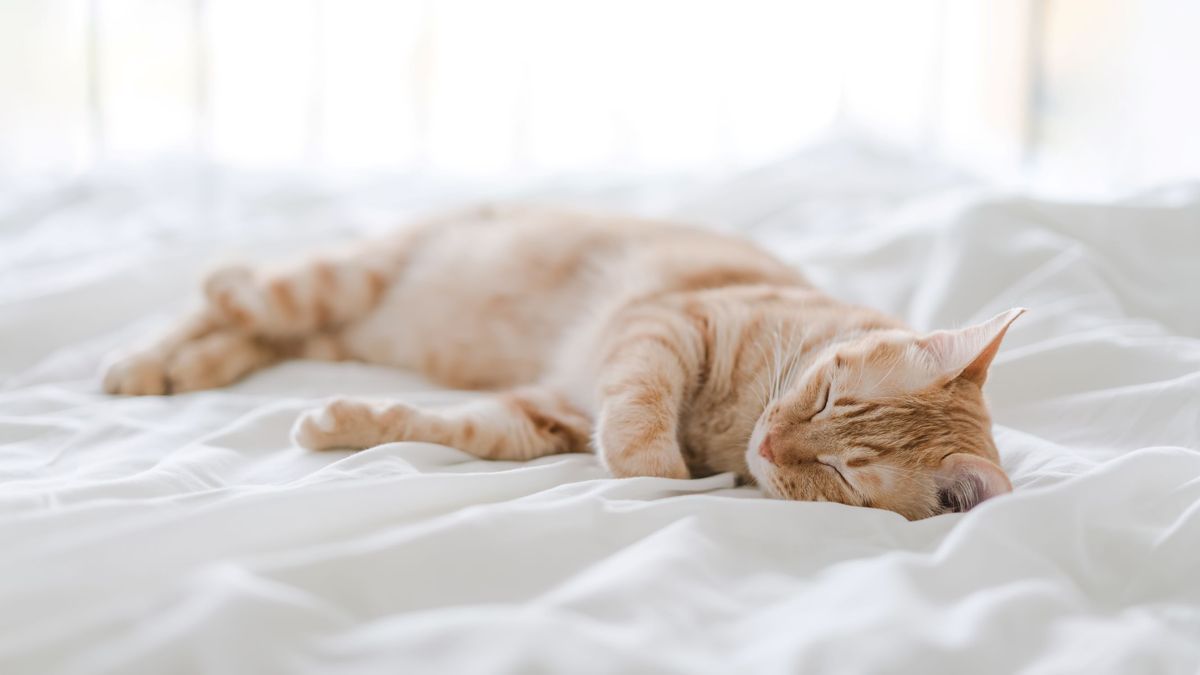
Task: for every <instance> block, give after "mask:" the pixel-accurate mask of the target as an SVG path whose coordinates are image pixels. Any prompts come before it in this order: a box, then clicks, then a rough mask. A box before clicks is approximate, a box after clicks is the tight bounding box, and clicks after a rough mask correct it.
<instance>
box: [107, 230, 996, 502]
mask: <svg viewBox="0 0 1200 675" xmlns="http://www.w3.org/2000/svg"><path fill="white" fill-rule="evenodd" d="M204 290H205V296H206V302H205V303H204V306H203V307H202V308H201V309H199V310H198V311H197V312H196V313H195V314H194V315H193V316H191V317H188V318H187V319H185V320H183V321H181V322H180V323H179V324H178V325H177V326H175V327H174V328H173V329H172V330H170V331H169V332H167V333H166V334H164V335H163V336H160V337H159V338H158V339H157V340H155V341H153V342H152V343H150V344H149V345H148V346H146V347H143V348H141V349H139V350H136V351H134V352H132V353H130V354H128V355H126V356H124V357H123V358H120V359H118V360H116V361H115V362H114V363H113V364H112V365H111V366H110V367H109V369H108V371H107V373H106V376H105V388H106V389H107V390H108V391H109V392H111V393H118V394H167V393H180V392H185V391H193V390H197V389H206V388H212V387H219V386H222V385H225V384H228V383H230V382H233V381H234V380H236V379H238V378H240V377H243V376H244V375H246V374H248V373H250V372H252V371H254V370H256V369H258V368H261V367H264V366H267V365H269V364H272V363H275V362H277V361H279V360H281V359H287V358H318V359H356V360H362V361H368V362H372V363H381V364H389V365H394V366H399V367H403V368H411V369H416V370H419V371H421V372H422V373H424V374H425V375H427V376H428V377H430V378H432V379H434V380H436V381H439V382H441V383H443V384H445V385H447V386H451V387H459V388H477V389H492V390H496V391H497V393H496V394H495V395H494V396H492V397H489V398H487V399H486V400H483V401H481V402H476V403H472V404H469V405H464V406H461V407H458V408H453V409H446V410H425V409H418V408H414V407H412V406H409V405H406V404H403V403H387V402H368V401H360V400H353V399H339V400H335V401H332V402H330V403H329V404H328V405H326V406H325V407H324V408H322V409H321V410H317V411H314V412H312V413H309V414H306V415H304V416H303V417H302V418H301V419H300V420H299V421H298V423H297V425H296V429H295V437H296V440H297V441H298V442H299V443H300V444H301V445H303V446H305V447H309V448H314V449H324V448H345V447H349V448H364V447H368V446H372V445H376V444H379V443H384V442H388V441H400V440H419V441H431V442H435V443H444V444H447V445H452V446H454V447H457V448H460V449H462V450H465V451H467V452H470V453H472V454H475V455H477V456H479V457H484V458H493V459H529V458H533V457H539V456H543V455H546V454H551V453H562V452H584V451H589V450H593V451H595V452H597V453H598V454H599V455H600V457H601V458H602V460H603V461H604V463H605V465H606V466H607V467H608V468H609V470H610V471H611V472H612V473H613V474H614V475H616V476H663V477H671V478H687V477H689V476H702V475H706V474H711V473H714V472H721V471H733V472H735V473H737V474H738V475H739V476H740V477H741V478H743V479H745V480H747V481H752V482H757V483H758V484H759V485H760V486H761V487H762V489H763V490H764V491H765V492H766V493H767V494H769V495H771V496H775V497H783V498H792V499H808V500H828V501H837V502H844V503H847V504H856V505H863V506H875V507H881V508H887V509H891V510H894V511H897V512H899V513H901V514H903V515H904V516H906V517H908V518H921V517H925V516H929V515H933V514H936V513H940V512H943V511H947V510H965V509H967V508H970V507H971V506H973V505H974V504H976V503H978V501H981V500H982V499H985V498H987V497H989V496H991V495H994V494H997V493H1000V492H1005V491H1007V490H1009V489H1011V487H1010V485H1009V482H1008V479H1007V477H1006V476H1005V474H1004V472H1003V471H1002V470H1001V469H1000V468H999V465H998V461H999V458H998V455H997V452H996V448H995V445H994V444H993V442H992V437H991V432H990V421H989V418H988V413H987V410H986V408H985V406H984V403H983V399H982V395H981V391H980V388H981V386H982V384H983V381H984V378H985V376H986V372H987V367H988V365H989V364H990V362H991V359H992V357H993V356H994V355H995V353H996V349H997V348H998V347H999V343H1000V340H1001V338H1002V337H1003V335H1004V332H1005V330H1006V329H1007V327H1008V325H1009V324H1010V323H1011V321H1012V320H1013V319H1015V318H1016V316H1018V315H1019V314H1020V310H1013V311H1010V312H1006V313H1004V314H1002V315H1000V316H998V317H996V318H995V319H993V320H991V321H989V322H986V323H984V324H980V325H978V326H972V327H969V328H966V329H960V330H956V331H941V332H937V333H933V334H928V335H919V334H917V333H914V332H912V331H910V330H908V329H907V328H905V327H904V326H903V324H901V323H900V322H899V321H897V320H895V319H893V318H890V317H888V316H885V315H883V314H880V313H878V312H875V311H873V310H869V309H865V308H861V307H855V306H850V305H847V304H845V303H842V302H839V301H837V300H834V299H832V298H830V297H829V296H827V295H825V294H823V293H821V292H820V291H818V290H816V289H814V288H812V287H811V286H810V285H809V284H808V283H807V282H806V281H805V280H804V278H803V277H802V276H801V275H800V274H799V273H798V272H796V271H795V270H794V269H792V268H791V267H789V266H788V265H786V264H784V263H783V262H781V261H779V260H777V259H776V258H774V257H773V256H771V255H769V254H767V253H766V252H764V251H762V250H761V249H759V248H757V247H756V246H754V245H753V244H751V243H749V242H747V241H745V240H742V239H739V238H735V237H728V236H723V235H719V234H716V233H711V232H706V231H702V230H696V229H689V228H686V227H681V226H677V225H673V224H667V223H659V222H651V221H644V220H636V219H628V218H612V217H602V216H591V215H581V214H572V213H561V212H557V211H549V210H537V209H525V208H515V207H514V208H507V209H503V208H499V209H498V208H485V209H478V210H473V211H470V212H466V213H459V214H455V215H453V216H448V217H445V218H440V219H436V220H431V221H428V222H425V223H422V224H419V225H416V226H413V227H410V228H405V229H404V230H403V231H401V232H400V233H398V234H396V235H394V236H393V237H390V238H387V239H383V240H379V241H372V242H368V243H367V244H365V245H363V246H361V247H360V248H358V249H355V250H352V251H349V252H347V253H345V254H342V255H334V256H327V257H325V258H322V259H317V260H309V261H306V262H302V263H300V264H297V265H295V266H292V267H288V268H284V269H277V270H251V269H246V268H229V269H225V270H222V271H219V272H217V273H215V274H213V275H212V276H211V277H210V278H209V279H208V281H207V283H206V284H205V287H204Z"/></svg>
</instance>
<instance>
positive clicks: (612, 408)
mask: <svg viewBox="0 0 1200 675" xmlns="http://www.w3.org/2000/svg"><path fill="white" fill-rule="evenodd" d="M697 340H698V336H696V335H695V334H694V332H693V331H692V330H690V329H689V327H687V326H685V325H681V324H676V323H673V322H672V321H671V320H670V319H668V318H664V319H662V320H661V321H654V322H651V323H650V325H645V322H642V323H639V324H638V325H637V326H636V327H635V328H633V329H631V330H629V331H627V334H626V335H624V336H621V337H617V338H616V339H614V340H612V341H610V343H609V344H610V351H609V355H608V357H607V358H606V359H605V361H604V365H603V368H602V374H601V386H600V395H601V404H600V415H599V419H598V421H597V424H596V445H597V446H598V450H599V455H600V458H601V460H602V461H603V462H604V465H605V466H606V467H608V470H609V472H611V473H612V474H613V475H614V476H616V477H618V478H624V477H631V476H657V477H662V478H689V477H690V473H689V472H688V467H687V463H686V462H685V461H684V458H683V452H682V451H681V449H680V445H679V415H680V410H681V409H682V407H683V402H684V398H685V396H687V394H688V389H689V388H690V386H691V383H692V380H693V374H694V373H695V372H697V371H698V368H699V366H700V364H699V360H700V353H699V350H698V349H697V346H698V345H697Z"/></svg>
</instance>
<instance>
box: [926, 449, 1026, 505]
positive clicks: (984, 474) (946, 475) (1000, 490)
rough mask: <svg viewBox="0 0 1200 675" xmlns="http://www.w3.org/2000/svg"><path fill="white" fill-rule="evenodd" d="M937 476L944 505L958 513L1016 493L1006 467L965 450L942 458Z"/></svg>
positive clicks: (939, 493) (940, 497) (939, 492)
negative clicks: (997, 497)
mask: <svg viewBox="0 0 1200 675" xmlns="http://www.w3.org/2000/svg"><path fill="white" fill-rule="evenodd" d="M934 476H935V480H936V481H937V489H938V499H939V500H940V501H941V503H942V506H943V507H944V508H946V509H947V510H949V511H956V512H958V513H964V512H966V511H970V510H971V509H973V508H975V507H976V506H979V504H980V502H983V501H984V500H987V499H991V498H992V497H995V496H997V495H1003V494H1008V493H1009V492H1012V483H1010V482H1009V480H1008V476H1006V475H1005V474H1004V469H1001V468H1000V467H998V466H996V465H995V464H993V463H992V462H989V461H988V460H986V459H984V458H982V457H980V456H978V455H969V454H966V453H961V452H960V453H955V454H953V455H950V456H949V457H946V458H945V459H943V460H942V463H941V465H940V466H938V468H937V471H936V473H935V474H934Z"/></svg>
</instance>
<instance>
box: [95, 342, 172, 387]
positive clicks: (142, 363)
mask: <svg viewBox="0 0 1200 675" xmlns="http://www.w3.org/2000/svg"><path fill="white" fill-rule="evenodd" d="M103 386H104V391H105V392H107V393H109V394H122V395H126V396H161V395H163V394H169V393H171V387H170V380H169V379H168V378H167V364H166V360H165V359H163V358H162V357H161V356H159V355H158V354H154V353H150V352H136V353H133V354H129V355H126V356H122V357H119V358H116V359H114V360H113V361H112V362H110V363H109V364H108V366H107V367H106V368H105V371H104V380H103Z"/></svg>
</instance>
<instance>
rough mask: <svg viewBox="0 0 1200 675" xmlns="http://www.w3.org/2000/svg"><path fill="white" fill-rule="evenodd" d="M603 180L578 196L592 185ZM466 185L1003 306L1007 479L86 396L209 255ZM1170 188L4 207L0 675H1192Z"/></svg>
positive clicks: (858, 291)
mask: <svg viewBox="0 0 1200 675" xmlns="http://www.w3.org/2000/svg"><path fill="white" fill-rule="evenodd" d="M606 181H608V182H606ZM481 195H485V196H493V197H495V196H501V197H514V198H523V199H530V198H536V199H542V200H547V201H554V202H558V203H569V204H584V205H587V206H607V207H611V208H618V209H623V210H632V211H637V212H642V213H651V214H656V215H672V216H676V217H680V218H685V219H688V220H693V221H697V222H701V223H704V224H707V225H710V226H713V227H720V228H725V229H729V230H736V231H741V232H744V233H746V235H747V236H750V237H752V238H755V239H757V240H759V241H761V242H763V243H764V244H765V245H767V246H769V247H770V248H771V249H772V250H774V251H776V252H778V253H779V254H780V255H782V256H784V257H786V258H787V259H788V260H789V261H792V262H794V263H795V264H796V265H799V266H801V267H802V268H803V269H804V270H805V271H806V272H807V273H808V274H809V275H810V276H811V277H812V278H813V279H814V280H815V281H816V282H817V283H818V284H820V285H822V286H824V287H825V288H827V289H828V290H830V291H831V292H833V293H835V294H837V295H838V296H840V297H843V298H845V299H848V300H852V301H856V302H860V303H863V304H866V305H871V306H875V307H879V308H881V309H884V310H887V311H889V312H894V313H896V314H897V315H899V316H902V317H904V318H905V319H906V320H908V321H909V322H910V323H911V324H912V325H913V326H915V327H918V328H922V329H925V328H936V327H948V326H955V325H963V324H966V323H968V322H971V321H974V320H979V319H982V318H986V317H988V316H991V315H993V314H995V313H997V312H998V311H1000V310H1002V309H1005V308H1008V307H1010V306H1017V305H1020V306H1025V307H1028V308H1030V311H1029V313H1028V314H1027V315H1026V316H1024V317H1022V319H1021V320H1020V321H1018V322H1017V323H1016V324H1015V325H1014V327H1013V329H1012V330H1011V331H1010V333H1009V336H1008V338H1007V340H1006V344H1005V347H1004V349H1003V350H1002V351H1001V354H1000V356H999V358H998V359H997V361H996V363H995V365H994V367H993V371H992V375H991V378H990V380H989V382H988V385H987V389H986V391H987V394H988V396H989V399H990V402H991V405H992V409H993V412H994V419H995V435H996V439H997V443H998V446H999V448H1000V452H1001V455H1002V458H1003V463H1004V466H1005V468H1006V469H1007V471H1008V472H1009V473H1010V475H1011V476H1012V479H1013V483H1014V485H1015V488H1016V489H1015V492H1014V493H1013V494H1012V495H1009V496H1004V497H1001V498H997V499H994V500H992V501H989V502H987V503H985V504H983V505H982V506H980V507H979V508H977V509H975V510H973V511H971V512H969V513H966V514H949V515H943V516H938V517H935V518H931V519H927V520H923V521H919V522H907V521H905V520H904V519H903V518H901V517H900V516H898V515H896V514H893V513H890V512H885V511H880V510H873V509H864V508H854V507H849V506H844V505H840V504H831V503H802V502H785V501H775V500H768V499H764V498H762V497H761V496H760V495H759V493H757V492H756V491H755V490H754V489H752V488H747V487H737V486H735V484H734V480H733V478H732V477H731V476H729V475H717V476H712V477H709V478H704V479H700V480H666V479H653V478H634V479H625V480H614V479H611V478H609V477H607V476H606V475H605V473H604V471H603V469H602V468H601V467H600V465H599V464H598V463H597V461H596V459H595V458H594V457H593V456H591V455H566V456H553V457H546V458H542V459H538V460H534V461H531V462H525V463H514V462H487V461H481V460H477V459H475V458H473V457H471V456H469V455H467V454H465V453H463V452H460V451H458V450H455V449H454V448H449V447H442V446H437V445H430V444H422V443H392V444H387V445H382V446H379V447H376V448H372V449H369V450H366V451H363V452H359V453H356V454H350V453H339V452H335V453H325V454H316V453H309V452H305V451H302V450H300V449H298V448H295V447H293V446H292V445H291V443H290V442H289V439H288V429H289V426H290V425H291V423H292V421H293V420H294V419H295V417H296V416H297V414H299V413H300V412H301V411H303V410H305V409H307V408H309V407H311V406H313V405H315V404H317V403H318V402H320V401H321V400H322V399H323V398H324V397H327V396H330V395H334V394H370V395H386V396H392V397H396V398H399V399H403V400H406V401H410V402H414V403H419V404H439V403H443V402H450V401H455V400H459V399H463V398H466V397H470V396H473V395H475V394H470V393H466V392H454V391H444V390H439V389H437V388H436V387H433V386H431V385H429V384H428V383H425V382H423V381H421V380H420V378H418V377H416V376H415V375H412V374H409V373H404V372H398V371H395V370H390V369H386V368H382V367H374V366H367V365H362V364H353V363H341V364H334V363H316V362H292V363H288V364H284V365H282V366H279V367H276V368H273V369H270V370H267V371H264V372H262V373H261V374H258V375H256V376H254V377H251V378H250V379H248V380H246V381H244V382H241V383H239V384H237V385H235V386H233V387H230V388H228V389H225V390H220V391H211V392H199V393H193V394H187V395H183V396H177V397H169V398H160V397H147V398H116V397H109V396H105V395H103V394H102V393H101V392H100V391H99V385H98V379H97V373H98V369H99V367H100V363H101V360H102V358H103V355H104V354H105V353H106V352H107V351H109V350H110V349H112V348H114V347H117V346H120V345H123V344H126V343H128V342H129V341H130V340H133V339H135V338H136V337H137V336H139V335H141V334H143V333H145V332H146V331H148V330H151V329H153V328H154V327H156V326H158V325H161V324H162V323H163V322H165V321H167V320H168V319H169V317H170V316H171V315H172V314H174V313H177V312H179V311H180V310H181V309H182V308H183V307H184V306H185V305H186V303H188V302H194V301H196V291H195V287H196V282H197V279H198V277H199V276H200V274H201V272H202V271H203V269H204V268H205V267H206V266H208V265H211V264H213V263H214V262H215V261H218V260H221V259H227V258H230V257H249V258H264V257H265V258H272V257H278V256H285V255H290V254H292V253H294V252H296V251H299V250H304V249H308V248H313V247H319V246H323V245H325V244H326V243H328V242H331V241H335V240H342V239H345V238H348V237H352V236H355V235H357V234H360V233H363V232H374V231H377V230H379V229H381V228H385V227H388V226H390V225H391V224H392V223H393V222H394V221H395V220H398V219H403V218H407V217H409V216H411V215H413V214H415V213H418V212H421V211H425V210H429V209H434V208H436V207H438V206H442V205H449V204H454V203H461V202H462V201H464V200H468V199H474V198H476V197H479V196H481ZM1198 260H1200V190H1196V189H1194V188H1189V187H1187V186H1182V187H1176V188H1172V189H1164V190H1160V191H1157V192H1155V193H1152V194H1146V195H1141V196H1139V197H1137V198H1134V199H1130V200H1126V201H1123V202H1120V203H1112V204H1068V203H1051V202H1045V201H1039V200H1036V199H1032V198H1028V197H1020V196H1011V195H1010V196H1006V195H1002V194H997V193H994V192H992V191H990V190H988V189H987V188H985V187H982V186H979V185H977V184H975V183H973V182H972V181H971V180H970V179H969V178H966V177H962V176H958V175H956V174H954V173H953V172H950V171H947V170H944V169H941V168H939V167H933V166H926V165H923V164H920V163H918V162H912V161H910V160H907V159H904V158H898V157H893V156H889V155H887V154H886V153H878V152H873V151H866V150H862V149H845V148H838V147H825V148H822V149H818V150H815V151H812V152H810V153H806V154H803V155H800V156H797V157H795V158H792V159H791V160H788V161H784V162H781V163H778V164H776V165H773V166H770V167H766V168H764V169H761V170H758V171H753V172H748V173H745V174H741V175H738V176H735V177H732V178H727V179H714V178H711V177H683V178H679V179H673V178H672V179H662V178H659V179H655V180H646V181H639V182H632V183H631V182H625V183H623V184H622V183H619V182H613V181H609V180H608V179H604V180H600V179H595V180H593V179H581V180H578V181H557V182H555V183H552V184H541V185H537V186H528V185H525V186H503V187H502V188H498V187H497V186H481V185H462V184H445V183H437V182H436V181H431V180H428V179H419V178H414V177H391V178H387V179H375V178H372V179H363V180H362V181H361V182H356V183H351V182H347V183H345V184H332V183H329V182H321V181H312V180H308V179H301V178H296V177H289V176H263V175H245V174H233V173H227V172H213V171H197V170H192V169H187V168H180V167H166V168H162V167H158V168H153V169H151V170H134V171H126V172H123V173H113V174H107V175H98V176H93V177H89V178H87V179H83V180H79V181H75V182H72V183H66V184H55V185H50V186H45V185H43V186H26V187H25V188H23V189H20V190H18V189H15V188H12V189H9V190H7V191H6V192H4V193H3V195H2V196H0V378H2V380H0V381H2V383H3V384H2V388H0V542H2V544H0V550H2V551H3V552H2V553H0V672H3V673H37V674H48V673H59V672H61V673H156V674H157V673H168V672H170V673H177V672H213V673H268V672H296V673H309V672H311V673H318V672H329V671H331V670H334V669H337V670H342V671H346V672H354V673H376V672H378V673H392V672H447V673H470V672H512V673H530V672H570V673H585V672H655V673H673V672H678V673H729V672H755V673H795V672H805V673H817V672H839V673H846V672H871V673H888V672H896V673H910V672H923V673H968V672H969V673H1012V672H1018V671H1020V672H1028V673H1060V672H1087V673H1133V672H1137V673H1194V672H1196V671H1197V669H1198V668H1200V264H1198V263H1197V261H1198Z"/></svg>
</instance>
